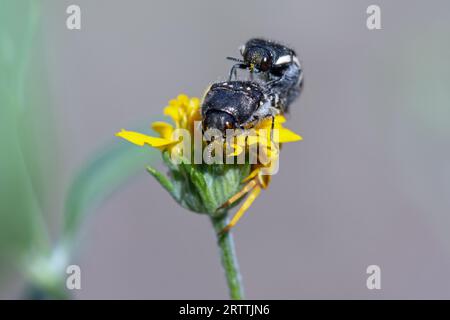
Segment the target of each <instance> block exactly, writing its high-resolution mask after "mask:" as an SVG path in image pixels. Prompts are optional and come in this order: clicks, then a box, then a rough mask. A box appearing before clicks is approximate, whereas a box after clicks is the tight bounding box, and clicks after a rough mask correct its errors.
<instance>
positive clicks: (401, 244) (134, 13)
mask: <svg viewBox="0 0 450 320" xmlns="http://www.w3.org/2000/svg"><path fill="white" fill-rule="evenodd" d="M44 3H45V7H44V10H43V16H42V18H43V26H42V30H43V36H42V41H43V42H44V43H43V46H44V47H45V48H46V49H45V52H44V53H43V56H44V61H43V62H42V63H43V64H44V65H45V68H46V69H47V72H48V75H47V76H48V78H49V79H50V99H51V102H52V105H54V108H55V109H56V117H57V119H56V120H57V128H58V130H59V133H60V134H59V136H58V143H59V148H60V153H59V154H60V155H59V157H60V160H61V161H62V163H63V166H62V168H59V171H58V172H60V174H59V175H60V181H61V182H60V183H61V190H64V188H65V186H66V185H68V184H69V182H70V178H71V176H73V174H74V173H75V172H76V171H77V170H78V168H79V167H80V166H81V165H82V164H83V163H84V161H85V160H86V159H87V158H88V157H89V155H90V154H92V153H93V152H95V151H96V149H97V148H98V147H99V146H101V145H102V144H103V143H104V142H105V141H108V140H110V139H111V138H112V137H113V135H114V134H115V132H117V131H118V130H120V129H121V128H131V127H132V126H133V125H135V124H136V123H146V122H148V123H150V122H151V121H152V119H154V117H155V116H159V115H160V114H161V112H162V108H163V107H164V106H165V105H166V103H167V101H168V100H169V99H171V98H173V97H175V96H176V95H177V94H179V93H186V94H188V95H191V96H201V95H202V94H203V92H204V90H205V88H206V87H207V86H208V85H209V84H210V83H211V82H214V81H217V80H223V79H224V78H225V77H226V75H227V73H228V70H229V68H230V66H231V64H230V63H229V62H228V61H226V60H225V59H224V58H225V57H226V56H230V55H231V56H237V55H238V47H239V45H241V44H242V43H244V42H245V41H246V40H247V39H249V38H251V37H254V36H263V37H267V38H272V39H276V40H279V41H282V42H284V43H286V44H288V45H290V46H292V47H293V48H295V49H296V51H297V53H298V55H299V57H300V59H301V61H302V62H303V65H304V70H305V71H304V72H305V88H304V91H303V94H302V96H301V98H300V99H299V100H298V101H297V102H296V103H295V104H294V105H293V106H292V108H291V110H292V112H291V115H290V117H289V121H288V123H287V126H288V127H289V128H291V129H292V130H293V131H295V132H297V133H300V134H301V135H302V136H303V137H304V140H303V141H302V142H301V143H295V144H290V145H286V146H285V148H284V149H283V153H282V158H281V167H280V172H279V173H278V174H277V175H276V176H275V177H274V179H273V182H272V184H271V186H270V188H269V190H267V191H264V192H263V193H262V194H261V196H260V198H259V199H258V200H257V201H256V202H255V203H254V205H253V206H252V207H251V209H250V210H249V211H248V213H247V214H246V216H245V217H244V218H243V219H242V220H241V222H240V223H239V225H238V226H237V227H236V229H235V230H234V233H235V241H236V246H237V254H238V257H239V261H240V267H241V272H242V275H243V280H244V283H245V287H246V295H247V297H248V298H250V299H265V298H267V299H270V298H275V299H282V298H286V299H309V298H326V299H329V298H330V299H331V298H343V299H347V298H361V299H379V298H387V299H391V298H406V299H412V298H426V299H428V298H447V299H448V298H450V276H449V272H448V270H449V269H450V232H449V230H450V196H449V191H450V91H449V85H450V61H449V57H450V41H449V30H450V19H449V18H450V16H449V15H450V11H449V10H450V3H449V2H448V1H427V2H425V1H420V2H419V1H414V2H413V1H406V0H403V1H395V2H394V1H376V2H374V1H356V0H354V1H339V2H338V1H332V0H329V1H313V0H308V1H299V0H296V1H294V0H293V1H235V0H233V1H206V0H205V1H144V0H142V1H138V0H133V1H125V0H122V1H116V0H114V1H112V0H109V1H106V0H103V1H101V0H97V1H87V0H76V1H72V0H71V1H51V0H47V1H44ZM74 3H75V4H78V5H80V6H81V10H82V30H80V31H69V30H67V29H66V27H65V20H66V17H67V15H66V13H65V11H66V8H67V6H68V5H70V4H74ZM370 4H378V5H380V6H381V10H382V12H381V19H382V30H375V31H369V30H368V29H367V28H366V18H367V14H366V8H367V7H368V6H369V5H370ZM118 143H119V141H118ZM63 196H64V192H63V191H61V194H59V195H58V194H56V195H55V197H54V199H55V203H54V207H55V210H56V211H58V208H60V207H62V205H63V201H62V199H63ZM58 219H60V218H59V217H58V215H57V214H55V220H56V222H55V224H57V223H58V221H57V220H58ZM86 226H87V229H86V230H85V232H84V234H83V238H82V241H81V243H80V246H79V250H78V252H77V255H76V257H75V258H73V259H72V260H71V263H74V264H78V265H80V267H81V270H82V289H81V290H80V291H78V292H76V293H75V295H76V297H77V298H87V299H91V298H105V299H109V298H113V299H116V298H138V299H141V298H142V299H221V298H227V288H226V284H225V281H224V278H223V274H222V270H221V267H220V261H219V257H218V253H217V251H216V246H215V238H214V234H213V231H212V228H211V226H210V223H209V220H208V219H207V217H205V216H201V215H196V214H193V213H190V212H188V211H186V210H185V209H182V208H181V207H179V206H178V204H176V203H175V202H174V201H173V200H172V199H171V198H170V196H169V195H168V194H167V193H166V192H165V191H164V190H163V189H162V188H161V187H160V186H159V185H158V184H157V183H156V182H155V181H154V180H153V179H152V178H151V177H150V176H149V175H148V174H146V172H145V170H144V168H143V170H142V174H141V175H140V176H139V177H138V178H136V179H135V180H133V181H131V182H130V183H129V184H127V185H126V186H125V187H124V188H122V189H121V190H119V191H118V192H116V193H115V194H114V196H113V197H111V198H110V199H109V200H108V201H107V202H106V203H104V204H103V205H102V206H101V207H100V208H99V209H98V210H97V212H96V214H95V215H92V218H91V219H90V220H89V221H88V223H87V225H86ZM371 264H376V265H379V266H380V267H381V271H382V280H381V281H382V289H381V290H368V289H367V288H366V278H367V276H368V275H367V274H366V268H367V266H368V265H371ZM11 288H12V289H11ZM14 288H17V290H16V291H14ZM7 289H8V290H7ZM0 291H3V292H2V293H0V296H1V297H14V296H15V294H16V293H17V292H19V286H18V285H17V284H16V283H15V282H14V281H13V280H11V281H9V283H7V284H6V285H5V286H4V287H3V290H2V289H1V288H0ZM15 292H16V293H15Z"/></svg>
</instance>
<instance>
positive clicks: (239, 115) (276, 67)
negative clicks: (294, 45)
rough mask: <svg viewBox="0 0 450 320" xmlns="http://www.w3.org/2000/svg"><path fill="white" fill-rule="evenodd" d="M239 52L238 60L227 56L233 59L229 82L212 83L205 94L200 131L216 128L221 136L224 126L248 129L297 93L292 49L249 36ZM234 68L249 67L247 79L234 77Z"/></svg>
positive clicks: (286, 106)
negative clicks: (233, 63) (201, 129)
mask: <svg viewBox="0 0 450 320" xmlns="http://www.w3.org/2000/svg"><path fill="white" fill-rule="evenodd" d="M240 53H241V55H242V59H236V58H230V57H229V58H228V59H230V60H233V61H235V62H237V63H236V64H235V65H233V67H232V68H231V71H230V75H229V81H227V82H219V83H215V84H213V85H212V86H211V87H210V88H209V90H208V92H207V93H206V95H205V98H204V101H203V105H202V118H203V129H204V130H208V129H217V130H219V131H220V132H222V133H223V134H224V135H225V131H226V129H249V128H252V127H253V126H254V125H255V124H256V123H258V121H260V120H263V119H266V118H270V117H271V118H272V119H274V117H275V115H277V114H279V113H285V112H287V111H288V109H289V106H290V104H291V103H292V102H293V101H294V100H295V99H296V98H297V96H298V95H299V94H300V91H301V87H302V84H303V71H302V68H301V65H300V62H299V60H298V58H297V56H296V54H295V52H294V50H292V49H290V48H288V47H286V46H283V45H281V44H279V43H276V42H273V41H269V40H264V39H251V40H249V41H247V43H246V44H245V45H243V46H242V47H241V48H240ZM237 69H245V70H249V71H250V79H251V81H242V80H237ZM255 76H256V77H257V79H255ZM233 78H234V80H233ZM255 80H256V81H255Z"/></svg>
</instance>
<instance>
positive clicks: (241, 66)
mask: <svg viewBox="0 0 450 320" xmlns="http://www.w3.org/2000/svg"><path fill="white" fill-rule="evenodd" d="M237 69H247V65H245V64H242V63H236V64H234V65H233V66H232V67H231V70H230V75H229V76H228V81H231V80H232V79H233V76H234V79H235V80H236V79H237Z"/></svg>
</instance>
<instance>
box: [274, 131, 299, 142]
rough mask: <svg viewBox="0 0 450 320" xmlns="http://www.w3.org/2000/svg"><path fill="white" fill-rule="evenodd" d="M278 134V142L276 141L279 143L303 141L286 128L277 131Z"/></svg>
mask: <svg viewBox="0 0 450 320" xmlns="http://www.w3.org/2000/svg"><path fill="white" fill-rule="evenodd" d="M278 133H279V141H278V142H279V143H286V142H295V141H300V140H303V138H302V137H301V136H299V135H298V134H296V133H294V132H293V131H291V130H289V129H286V128H281V129H279V131H278Z"/></svg>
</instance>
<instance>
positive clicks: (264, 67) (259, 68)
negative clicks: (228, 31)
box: [228, 39, 303, 112]
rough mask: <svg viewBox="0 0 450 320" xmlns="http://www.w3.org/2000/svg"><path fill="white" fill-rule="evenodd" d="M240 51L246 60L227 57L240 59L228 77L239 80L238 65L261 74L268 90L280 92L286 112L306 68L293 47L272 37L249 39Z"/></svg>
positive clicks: (300, 83)
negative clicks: (303, 69) (301, 63)
mask: <svg viewBox="0 0 450 320" xmlns="http://www.w3.org/2000/svg"><path fill="white" fill-rule="evenodd" d="M240 52H241V55H242V57H243V60H240V59H236V58H230V57H228V59H230V60H233V61H236V62H238V63H237V64H235V65H233V67H232V68H231V70H230V76H229V79H230V80H231V79H232V78H233V76H234V77H235V79H236V76H237V72H236V71H237V69H238V68H239V69H248V70H250V72H251V75H252V74H253V73H259V74H260V77H261V79H262V80H263V81H264V82H265V85H266V86H267V87H268V89H269V90H270V91H272V93H273V94H275V95H278V98H279V103H278V108H280V110H281V111H282V112H287V111H288V108H289V105H290V104H291V103H292V102H293V101H294V100H295V99H296V98H297V96H298V95H299V94H300V90H301V87H302V85H303V71H302V68H301V65H300V62H299V60H298V58H297V55H296V54H295V52H294V50H292V49H290V48H288V47H286V46H283V45H281V44H279V43H276V42H273V41H270V40H264V39H250V40H249V41H247V43H246V44H245V45H243V46H242V47H241V48H240Z"/></svg>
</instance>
